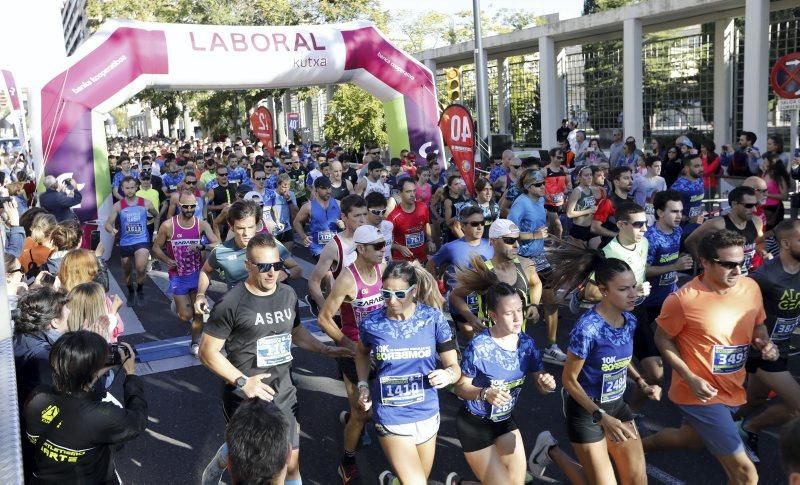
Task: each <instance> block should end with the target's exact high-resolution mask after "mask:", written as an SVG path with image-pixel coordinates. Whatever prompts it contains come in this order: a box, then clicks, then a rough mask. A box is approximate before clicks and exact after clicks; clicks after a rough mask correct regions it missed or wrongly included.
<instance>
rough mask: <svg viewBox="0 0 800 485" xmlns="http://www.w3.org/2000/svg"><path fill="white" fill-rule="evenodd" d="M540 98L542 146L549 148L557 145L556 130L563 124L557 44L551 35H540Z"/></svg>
mask: <svg viewBox="0 0 800 485" xmlns="http://www.w3.org/2000/svg"><path fill="white" fill-rule="evenodd" d="M539 99H540V100H541V108H542V109H541V113H542V148H544V149H549V148H552V147H554V146H556V130H558V128H559V126H561V120H560V119H559V113H560V112H561V109H560V108H559V104H560V103H561V98H560V97H559V96H558V70H557V69H556V45H555V41H554V40H553V39H552V38H551V37H539Z"/></svg>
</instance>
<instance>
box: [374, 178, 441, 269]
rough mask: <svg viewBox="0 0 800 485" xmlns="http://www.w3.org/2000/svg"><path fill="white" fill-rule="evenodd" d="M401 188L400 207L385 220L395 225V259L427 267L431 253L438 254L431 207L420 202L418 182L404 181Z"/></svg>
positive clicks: (393, 257) (393, 251)
mask: <svg viewBox="0 0 800 485" xmlns="http://www.w3.org/2000/svg"><path fill="white" fill-rule="evenodd" d="M399 189H400V204H399V205H397V207H395V208H394V210H393V211H391V212H390V213H389V217H387V218H386V220H387V221H389V222H391V223H392V225H393V226H394V228H393V232H392V237H393V238H394V243H393V244H392V259H404V260H406V261H414V260H417V261H419V262H420V263H423V264H424V263H426V262H427V261H428V254H429V253H433V252H434V251H436V244H435V243H434V242H433V240H432V239H431V224H430V215H429V212H428V206H426V205H425V204H423V203H421V202H417V183H416V182H414V181H413V180H411V179H410V178H404V179H402V181H401V182H400V187H399ZM426 241H427V244H426Z"/></svg>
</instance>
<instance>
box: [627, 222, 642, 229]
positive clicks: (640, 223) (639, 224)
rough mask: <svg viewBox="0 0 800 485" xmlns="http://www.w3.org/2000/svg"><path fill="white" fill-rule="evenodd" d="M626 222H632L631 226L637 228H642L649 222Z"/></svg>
mask: <svg viewBox="0 0 800 485" xmlns="http://www.w3.org/2000/svg"><path fill="white" fill-rule="evenodd" d="M625 224H630V225H631V226H633V227H635V228H636V229H641V228H643V227H644V226H645V225H646V224H647V221H633V222H628V221H625Z"/></svg>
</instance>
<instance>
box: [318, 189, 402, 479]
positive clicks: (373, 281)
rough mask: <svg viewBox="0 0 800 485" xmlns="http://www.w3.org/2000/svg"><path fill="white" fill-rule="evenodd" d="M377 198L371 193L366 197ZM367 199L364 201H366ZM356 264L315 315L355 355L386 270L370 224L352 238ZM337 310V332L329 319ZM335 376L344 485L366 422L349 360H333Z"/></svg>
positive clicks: (354, 471) (381, 242)
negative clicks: (342, 408) (344, 407)
mask: <svg viewBox="0 0 800 485" xmlns="http://www.w3.org/2000/svg"><path fill="white" fill-rule="evenodd" d="M372 195H378V196H380V197H383V196H382V195H380V194H378V193H377V192H373V193H372V194H370V195H369V196H372ZM369 196H368V197H369ZM353 243H354V244H355V248H354V249H355V252H356V254H357V256H356V260H355V261H354V262H353V263H352V264H350V265H348V266H346V267H345V271H342V273H341V274H340V275H339V277H338V278H336V282H335V283H334V285H333V289H332V290H331V294H330V295H329V296H328V298H327V299H326V300H325V304H324V305H323V306H322V309H321V310H320V312H319V318H318V319H317V322H318V323H319V327H320V328H321V329H322V331H324V332H325V333H326V334H328V336H329V337H330V338H331V339H333V341H334V342H336V345H338V346H339V347H344V348H348V349H350V350H353V351H354V352H355V350H356V345H357V343H358V340H359V339H358V328H359V325H360V323H361V322H362V321H363V320H364V318H365V317H366V316H367V315H368V314H369V313H371V312H373V311H375V310H377V309H379V308H383V296H382V295H381V285H382V283H381V273H382V272H383V269H384V268H385V267H386V264H385V263H384V262H383V261H384V254H385V253H384V247H385V246H386V240H385V239H384V236H383V234H382V233H381V232H380V231H378V229H376V228H375V226H372V225H370V224H364V225H362V226H360V227H359V228H358V229H356V230H355V233H354V234H353ZM340 308H341V330H340V327H339V326H338V325H336V322H335V321H334V319H333V317H334V315H335V314H336V312H337V311H339V309H340ZM336 362H337V364H338V366H339V374H340V375H341V377H342V381H343V382H344V388H345V391H346V392H347V400H348V402H349V404H350V410H349V412H344V413H345V416H344V417H343V421H344V422H345V427H344V455H343V456H342V460H341V463H340V465H339V477H341V479H342V482H343V483H345V484H347V483H351V482H353V481H355V480H357V479H358V477H359V475H360V474H359V471H358V467H357V466H356V460H355V454H356V447H357V445H358V442H359V439H360V437H361V433H362V431H363V429H364V424H365V423H366V422H367V421H368V420H369V417H370V414H371V413H369V412H365V411H363V410H362V409H361V407H359V405H358V396H359V395H358V388H357V387H356V384H357V383H358V375H357V373H356V364H355V361H354V360H353V359H352V358H340V359H336Z"/></svg>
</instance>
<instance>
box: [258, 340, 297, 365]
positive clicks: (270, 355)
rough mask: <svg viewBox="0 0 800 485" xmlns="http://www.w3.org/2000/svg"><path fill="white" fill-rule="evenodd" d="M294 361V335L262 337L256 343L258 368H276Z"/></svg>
mask: <svg viewBox="0 0 800 485" xmlns="http://www.w3.org/2000/svg"><path fill="white" fill-rule="evenodd" d="M291 360H292V335H291V334H288V333H284V334H280V335H270V336H269V337H261V338H260V339H258V340H257V341H256V366H257V367H262V368H263V367H274V366H276V365H280V364H285V363H287V362H291Z"/></svg>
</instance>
